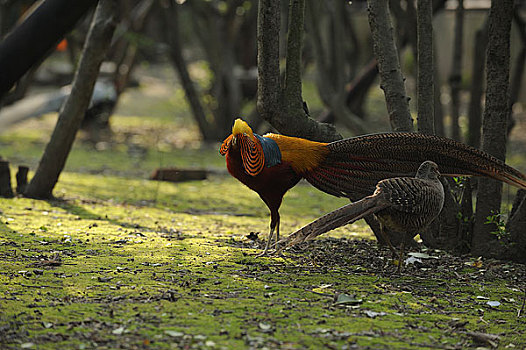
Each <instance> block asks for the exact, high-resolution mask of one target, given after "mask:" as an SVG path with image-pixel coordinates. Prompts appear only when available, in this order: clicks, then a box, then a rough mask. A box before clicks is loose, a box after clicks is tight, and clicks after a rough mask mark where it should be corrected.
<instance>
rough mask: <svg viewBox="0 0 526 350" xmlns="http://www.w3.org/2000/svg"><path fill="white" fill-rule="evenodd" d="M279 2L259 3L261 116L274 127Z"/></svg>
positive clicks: (277, 107)
mask: <svg viewBox="0 0 526 350" xmlns="http://www.w3.org/2000/svg"><path fill="white" fill-rule="evenodd" d="M280 19H281V12H280V1H279V0H260V1H259V8H258V29H257V31H258V34H257V40H258V98H257V109H258V112H259V115H260V116H261V117H262V118H263V119H265V120H266V121H268V122H269V123H270V124H273V121H274V119H276V118H278V116H279V110H280V91H281V88H280V86H281V84H280V81H279V28H280Z"/></svg>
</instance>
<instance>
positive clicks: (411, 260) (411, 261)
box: [404, 256, 422, 265]
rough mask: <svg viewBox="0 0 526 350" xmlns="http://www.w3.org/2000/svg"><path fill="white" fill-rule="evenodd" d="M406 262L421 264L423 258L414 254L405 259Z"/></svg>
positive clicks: (407, 263)
mask: <svg viewBox="0 0 526 350" xmlns="http://www.w3.org/2000/svg"><path fill="white" fill-rule="evenodd" d="M404 262H405V264H406V265H409V264H414V263H419V264H421V263H422V260H420V259H418V258H415V257H414V256H410V257H409V258H407V259H405V261H404Z"/></svg>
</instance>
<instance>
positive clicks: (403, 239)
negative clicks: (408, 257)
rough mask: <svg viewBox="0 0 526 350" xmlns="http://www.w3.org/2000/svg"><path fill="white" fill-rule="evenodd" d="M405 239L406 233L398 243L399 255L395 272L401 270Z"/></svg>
mask: <svg viewBox="0 0 526 350" xmlns="http://www.w3.org/2000/svg"><path fill="white" fill-rule="evenodd" d="M406 239H407V234H406V233H404V235H403V238H402V244H400V256H399V257H398V269H397V271H396V272H397V273H398V274H400V273H401V272H402V264H403V263H404V253H405V241H406Z"/></svg>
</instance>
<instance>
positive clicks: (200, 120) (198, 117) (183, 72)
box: [163, 1, 225, 141]
mask: <svg viewBox="0 0 526 350" xmlns="http://www.w3.org/2000/svg"><path fill="white" fill-rule="evenodd" d="M168 6H169V8H168V9H164V10H163V21H164V23H163V24H164V25H165V27H166V38H167V41H168V45H169V46H170V57H171V59H172V63H173V65H174V66H175V70H176V72H177V73H178V75H179V79H181V85H182V86H183V89H184V92H185V94H186V98H187V100H188V104H189V105H190V108H191V109H192V114H193V115H194V119H195V121H196V122H197V125H198V126H199V130H200V131H201V134H202V136H203V139H204V140H205V141H211V140H216V139H217V138H218V137H221V136H225V135H216V134H215V133H214V132H213V130H210V127H209V125H208V122H207V121H206V114H205V111H204V109H203V105H202V104H201V101H200V99H199V93H198V92H197V89H196V88H195V86H194V82H193V81H192V78H191V77H190V73H189V72H188V68H187V64H186V60H185V59H184V57H183V46H182V45H181V35H180V31H179V11H178V9H177V6H180V5H177V4H175V3H174V2H172V1H170V2H169V5H168Z"/></svg>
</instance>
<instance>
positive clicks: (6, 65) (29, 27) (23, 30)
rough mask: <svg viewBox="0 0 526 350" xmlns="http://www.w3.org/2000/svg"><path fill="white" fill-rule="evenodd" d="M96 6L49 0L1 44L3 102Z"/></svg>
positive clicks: (85, 0)
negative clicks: (16, 85) (35, 65)
mask: <svg viewBox="0 0 526 350" xmlns="http://www.w3.org/2000/svg"><path fill="white" fill-rule="evenodd" d="M96 3H97V1H96V0H75V1H71V0H46V1H44V2H43V3H42V4H41V5H40V6H39V7H38V8H37V9H36V10H35V11H34V12H33V13H32V14H31V15H30V16H29V17H28V18H27V19H26V20H25V21H24V22H23V23H22V24H20V25H19V26H18V27H16V28H15V29H14V30H13V31H12V32H11V34H10V35H8V36H7V37H6V38H5V39H4V40H3V41H2V42H0V69H1V71H2V74H0V100H2V99H3V98H4V96H5V94H6V93H7V92H8V91H9V90H10V89H11V87H12V86H13V85H14V84H15V83H16V82H17V81H18V80H19V79H20V78H21V77H22V76H23V75H24V74H25V73H26V72H27V71H28V70H29V69H30V68H31V66H33V65H34V64H36V63H37V62H39V61H40V60H41V59H42V58H43V57H44V56H45V55H46V53H47V52H48V51H49V50H50V49H51V48H53V46H54V45H56V44H57V43H58V42H59V41H60V40H61V39H62V38H63V37H64V35H65V34H66V33H67V32H69V31H70V30H71V29H72V28H73V27H74V25H75V23H77V22H78V20H79V19H80V18H82V16H84V14H85V13H86V12H87V11H88V10H89V9H90V8H91V7H92V6H94V5H95V4H96ZM50 23H52V24H53V25H50Z"/></svg>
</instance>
